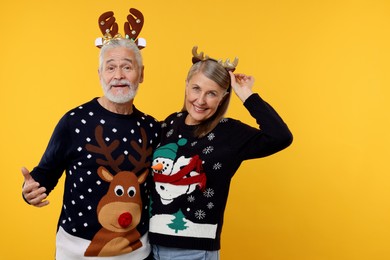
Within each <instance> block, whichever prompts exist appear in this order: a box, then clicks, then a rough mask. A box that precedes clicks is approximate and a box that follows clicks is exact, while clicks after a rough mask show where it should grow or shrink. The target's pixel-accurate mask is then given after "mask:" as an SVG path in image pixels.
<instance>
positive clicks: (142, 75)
mask: <svg viewBox="0 0 390 260" xmlns="http://www.w3.org/2000/svg"><path fill="white" fill-rule="evenodd" d="M144 68H145V66H142V69H141V75H140V77H139V83H142V82H144Z"/></svg>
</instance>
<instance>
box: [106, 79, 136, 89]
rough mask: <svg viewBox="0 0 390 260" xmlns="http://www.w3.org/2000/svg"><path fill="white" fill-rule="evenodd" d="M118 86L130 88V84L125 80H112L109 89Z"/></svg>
mask: <svg viewBox="0 0 390 260" xmlns="http://www.w3.org/2000/svg"><path fill="white" fill-rule="evenodd" d="M118 85H125V86H129V87H130V86H132V84H131V82H130V81H128V80H126V79H121V80H113V81H111V82H110V87H112V86H118Z"/></svg>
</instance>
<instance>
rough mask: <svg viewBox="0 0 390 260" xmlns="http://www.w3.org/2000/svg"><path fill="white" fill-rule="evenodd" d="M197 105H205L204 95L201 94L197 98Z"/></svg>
mask: <svg viewBox="0 0 390 260" xmlns="http://www.w3.org/2000/svg"><path fill="white" fill-rule="evenodd" d="M198 103H199V104H205V103H206V94H205V93H201V94H200V95H199V97H198Z"/></svg>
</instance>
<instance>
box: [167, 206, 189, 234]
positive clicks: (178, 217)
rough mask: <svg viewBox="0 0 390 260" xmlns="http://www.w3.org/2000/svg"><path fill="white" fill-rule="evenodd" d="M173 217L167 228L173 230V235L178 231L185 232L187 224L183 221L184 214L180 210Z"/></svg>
mask: <svg viewBox="0 0 390 260" xmlns="http://www.w3.org/2000/svg"><path fill="white" fill-rule="evenodd" d="M173 216H174V217H175V218H174V219H172V223H171V224H168V227H169V228H171V229H173V230H175V233H177V232H179V230H185V229H187V228H188V227H187V226H186V223H187V222H185V221H184V214H183V212H182V211H181V210H180V209H179V211H178V212H176V213H175V214H174V215H173Z"/></svg>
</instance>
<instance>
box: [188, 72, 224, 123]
mask: <svg viewBox="0 0 390 260" xmlns="http://www.w3.org/2000/svg"><path fill="white" fill-rule="evenodd" d="M225 94H226V90H225V89H223V88H221V87H220V86H219V85H218V84H217V83H216V82H215V81H213V80H211V79H209V78H208V77H206V76H205V75H204V74H203V73H202V72H197V73H196V74H194V75H193V76H192V77H191V78H190V79H189V80H188V81H187V85H186V98H185V107H186V110H187V112H188V115H187V117H186V120H185V122H186V124H187V125H198V124H200V123H202V122H203V121H205V120H207V119H208V118H210V117H212V116H213V115H214V114H215V112H216V111H217V109H218V107H219V105H220V104H221V102H222V100H223V97H224V96H225Z"/></svg>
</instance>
